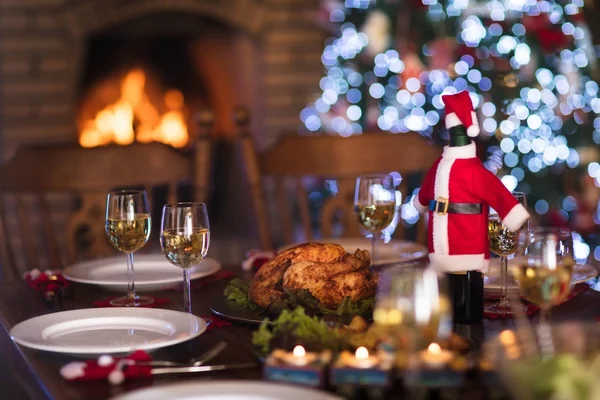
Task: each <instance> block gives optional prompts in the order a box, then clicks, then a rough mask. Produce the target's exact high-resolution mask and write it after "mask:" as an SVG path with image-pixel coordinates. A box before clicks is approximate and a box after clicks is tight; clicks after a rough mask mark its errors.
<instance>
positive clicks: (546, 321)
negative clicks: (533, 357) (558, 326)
mask: <svg viewBox="0 0 600 400" xmlns="http://www.w3.org/2000/svg"><path fill="white" fill-rule="evenodd" d="M537 333H538V341H539V343H540V351H541V352H542V356H544V357H549V356H552V355H553V354H554V339H553V337H552V328H551V325H550V309H549V308H546V307H544V308H542V309H541V310H540V322H539V324H538V328H537Z"/></svg>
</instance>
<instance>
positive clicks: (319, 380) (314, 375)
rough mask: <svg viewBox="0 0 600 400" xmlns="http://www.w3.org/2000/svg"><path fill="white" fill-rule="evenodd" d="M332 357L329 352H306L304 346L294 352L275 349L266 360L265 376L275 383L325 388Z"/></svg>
mask: <svg viewBox="0 0 600 400" xmlns="http://www.w3.org/2000/svg"><path fill="white" fill-rule="evenodd" d="M331 357H332V353H331V351H329V350H323V351H306V350H305V348H304V346H302V345H296V346H294V348H293V350H292V351H287V350H284V349H274V350H273V351H272V352H271V354H269V355H268V356H267V358H266V359H265V363H264V368H263V376H264V378H265V379H267V380H270V381H275V382H285V383H293V384H299V385H306V386H312V387H324V386H325V380H326V374H325V372H326V368H327V366H328V365H329V363H330V362H331Z"/></svg>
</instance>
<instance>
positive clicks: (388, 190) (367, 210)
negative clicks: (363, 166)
mask: <svg viewBox="0 0 600 400" xmlns="http://www.w3.org/2000/svg"><path fill="white" fill-rule="evenodd" d="M354 211H355V212H356V216H357V218H358V223H359V224H360V225H361V226H362V227H363V228H364V229H365V230H367V231H368V232H370V233H371V264H372V265H373V264H375V261H376V260H377V238H378V237H379V235H381V232H382V231H383V230H384V229H385V228H387V227H388V226H389V225H390V224H391V223H392V220H393V219H394V213H395V212H396V190H395V187H394V179H393V178H392V176H391V175H383V174H382V175H364V176H359V177H358V178H357V179H356V189H355V192H354Z"/></svg>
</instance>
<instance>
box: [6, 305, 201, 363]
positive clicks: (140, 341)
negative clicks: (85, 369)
mask: <svg viewBox="0 0 600 400" xmlns="http://www.w3.org/2000/svg"><path fill="white" fill-rule="evenodd" d="M205 330H206V321H204V320H203V319H202V318H199V317H196V316H195V315H192V314H186V313H182V312H179V311H172V310H161V309H158V308H127V307H114V308H113V307H108V308H91V309H82V310H73V311H63V312H57V313H52V314H47V315H42V316H40V317H35V318H31V319H28V320H26V321H23V322H21V323H19V324H17V325H15V326H14V327H13V328H12V329H11V330H10V336H11V337H12V339H13V340H14V341H15V342H17V343H18V344H20V345H22V346H25V347H29V348H32V349H37V350H44V351H53V352H57V353H65V354H72V355H98V354H121V353H130V352H132V351H135V350H146V351H150V350H155V349H158V348H162V347H166V346H171V345H174V344H177V343H182V342H185V341H187V340H190V339H192V338H195V337H196V336H199V335H201V334H202V333H203V332H204V331H205Z"/></svg>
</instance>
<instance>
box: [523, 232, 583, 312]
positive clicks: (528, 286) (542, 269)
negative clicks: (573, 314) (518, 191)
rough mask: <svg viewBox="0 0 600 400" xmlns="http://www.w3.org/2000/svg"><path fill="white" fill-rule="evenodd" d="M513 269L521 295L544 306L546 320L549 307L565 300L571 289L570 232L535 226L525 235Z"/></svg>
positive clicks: (542, 307)
mask: <svg viewBox="0 0 600 400" xmlns="http://www.w3.org/2000/svg"><path fill="white" fill-rule="evenodd" d="M516 261H517V264H516V267H515V268H514V269H513V273H514V277H515V280H516V281H517V284H518V285H519V289H520V291H521V296H523V297H524V298H525V299H527V300H528V301H530V302H532V303H533V304H535V305H537V306H538V307H540V309H541V311H542V312H541V316H540V322H541V323H546V322H547V319H548V318H547V316H548V313H549V311H550V309H551V308H552V307H553V306H555V305H557V304H560V303H562V302H563V301H565V300H566V298H567V296H568V295H569V293H570V291H571V277H572V275H573V267H574V265H575V259H574V257H573V238H572V235H571V232H569V231H566V230H557V229H550V228H535V229H532V230H531V231H530V232H529V233H528V234H527V235H526V241H525V248H524V251H523V256H521V257H518V259H517V260H516Z"/></svg>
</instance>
